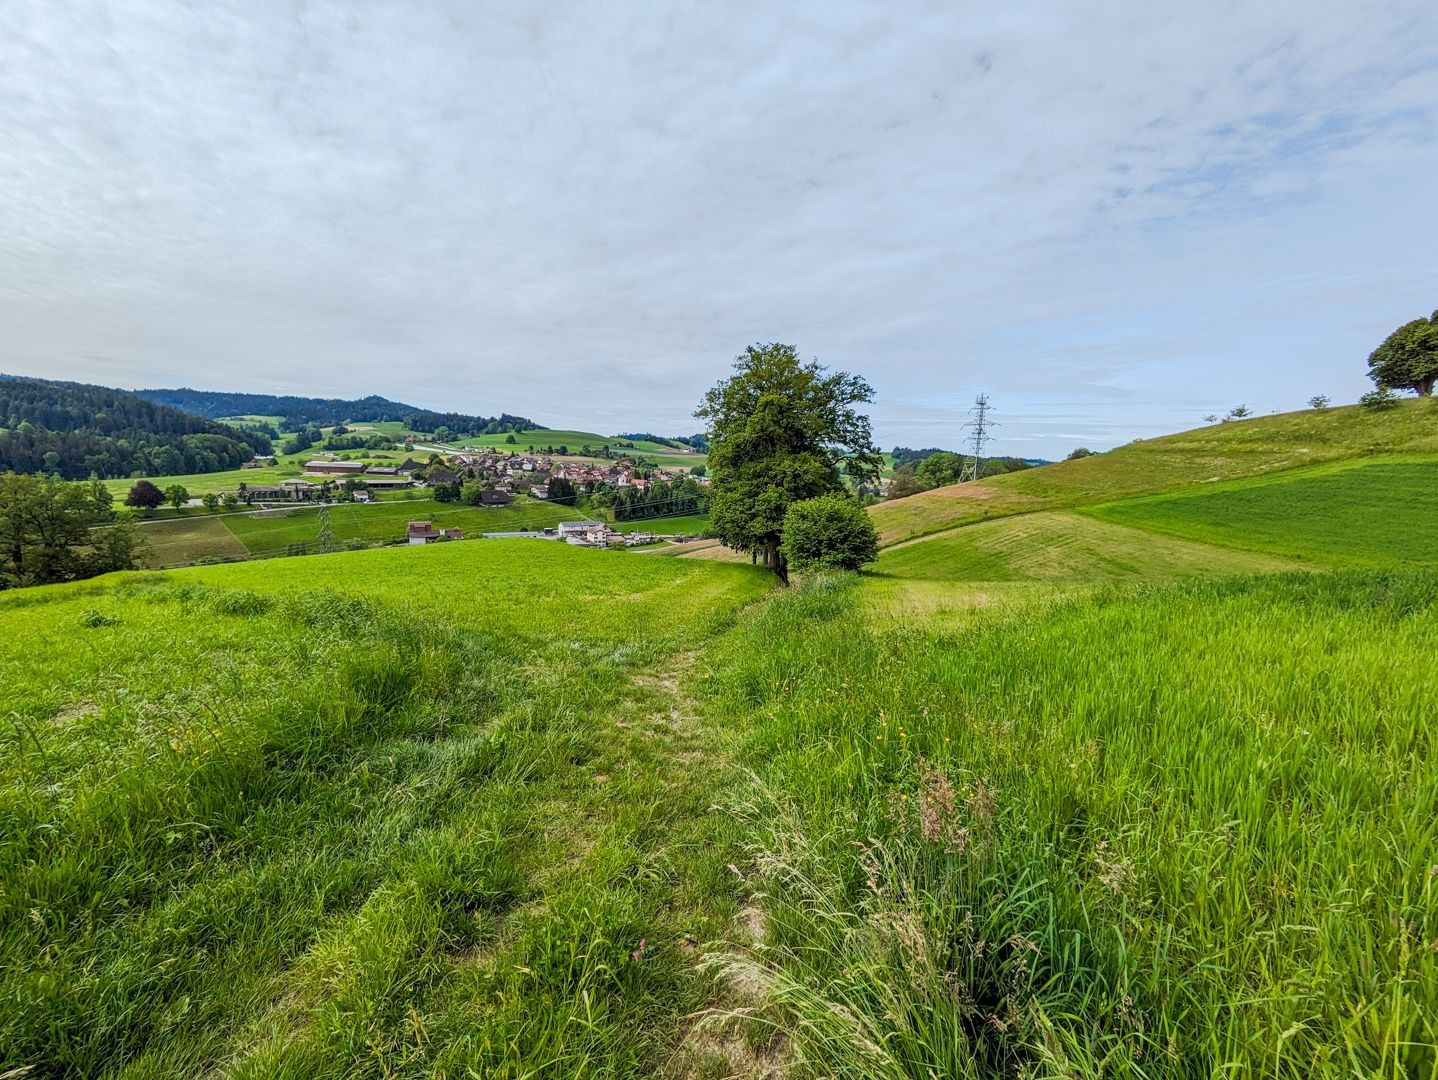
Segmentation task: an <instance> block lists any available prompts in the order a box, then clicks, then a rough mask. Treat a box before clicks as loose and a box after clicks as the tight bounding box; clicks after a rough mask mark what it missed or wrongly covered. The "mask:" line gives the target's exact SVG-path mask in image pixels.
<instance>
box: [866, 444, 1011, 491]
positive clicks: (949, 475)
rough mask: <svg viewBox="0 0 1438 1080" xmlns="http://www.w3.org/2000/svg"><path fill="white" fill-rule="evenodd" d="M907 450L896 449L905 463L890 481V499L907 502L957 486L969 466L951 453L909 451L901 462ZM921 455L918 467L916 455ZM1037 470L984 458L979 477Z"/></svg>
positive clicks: (897, 469)
mask: <svg viewBox="0 0 1438 1080" xmlns="http://www.w3.org/2000/svg"><path fill="white" fill-rule="evenodd" d="M903 449H904V448H903V447H895V455H894V456H895V457H896V458H898V459H899V460H902V461H903V464H901V465H899V467H898V468H896V469H895V470H894V475H893V477H892V478H891V479H890V481H889V488H888V497H889V498H891V499H904V498H907V497H908V496H910V495H917V494H918V493H919V492H921V491H928V490H929V489H930V488H936V487H945V486H946V485H948V484H957V483H958V482H959V478H960V477H961V476H962V475H963V473H964V468H965V466H966V465H967V464H968V459H967V458H965V457H964V456H963V455H962V454H956V453H954V452H953V451H951V450H925V451H907V454H908V455H911V456H908V457H907V458H899V453H898V451H901V450H903ZM915 454H919V455H922V456H919V457H918V458H917V464H915V457H914V456H912V455H915ZM1031 468H1033V466H1032V465H1031V464H1030V463H1029V462H1027V461H1024V460H1023V459H1022V458H1010V457H1003V458H980V459H979V476H980V477H984V476H998V475H1000V474H1001V473H1009V472H1019V471H1021V470H1023V469H1031Z"/></svg>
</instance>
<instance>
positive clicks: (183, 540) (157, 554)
mask: <svg viewBox="0 0 1438 1080" xmlns="http://www.w3.org/2000/svg"><path fill="white" fill-rule="evenodd" d="M139 533H140V537H141V539H142V540H143V541H144V551H143V556H142V561H143V564H144V565H145V566H146V567H150V568H159V567H165V566H187V565H189V564H190V563H194V562H198V561H199V560H201V559H243V558H245V557H246V556H248V555H249V550H248V549H247V548H246V547H245V545H244V544H242V543H241V542H240V540H239V539H238V538H237V537H236V536H235V534H234V533H233V532H231V531H230V529H229V528H228V527H227V525H226V520H225V518H222V517H219V516H204V517H201V516H198V515H187V516H185V517H176V518H170V519H167V520H164V521H155V522H153V523H149V524H144V525H141V526H140V529H139Z"/></svg>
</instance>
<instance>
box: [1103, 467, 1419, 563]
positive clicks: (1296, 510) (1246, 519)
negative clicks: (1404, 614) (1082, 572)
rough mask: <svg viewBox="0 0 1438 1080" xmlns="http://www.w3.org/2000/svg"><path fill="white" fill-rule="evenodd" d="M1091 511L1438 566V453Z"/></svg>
mask: <svg viewBox="0 0 1438 1080" xmlns="http://www.w3.org/2000/svg"><path fill="white" fill-rule="evenodd" d="M1088 513H1090V514H1092V515H1094V516H1095V517H1097V518H1100V519H1102V520H1104V521H1109V522H1117V523H1119V524H1123V525H1133V526H1137V527H1138V528H1141V529H1148V530H1151V531H1154V532H1160V533H1164V534H1165V535H1168V536H1173V537H1178V538H1182V539H1184V540H1198V541H1203V542H1205V543H1209V544H1221V545H1225V546H1227V547H1229V548H1235V549H1246V550H1249V551H1266V552H1272V553H1273V554H1275V555H1282V556H1287V557H1289V558H1293V559H1302V560H1306V561H1309V562H1311V563H1316V564H1319V565H1328V566H1370V567H1383V566H1422V567H1430V568H1438V545H1435V544H1434V542H1433V541H1434V534H1435V531H1438V457H1425V458H1400V459H1386V458H1377V459H1369V460H1364V459H1360V460H1357V461H1346V462H1338V463H1334V464H1332V465H1324V466H1316V467H1314V468H1310V469H1296V470H1293V471H1291V472H1286V473H1281V474H1279V475H1277V476H1269V477H1260V478H1255V479H1251V480H1235V481H1231V482H1229V483H1227V484H1223V485H1218V484H1215V485H1213V486H1212V487H1209V488H1207V489H1205V490H1202V491H1185V492H1182V493H1179V494H1175V495H1162V496H1155V497H1151V498H1147V499H1129V500H1126V501H1124V502H1117V503H1108V504H1104V505H1101V506H1095V507H1091V508H1089V509H1088Z"/></svg>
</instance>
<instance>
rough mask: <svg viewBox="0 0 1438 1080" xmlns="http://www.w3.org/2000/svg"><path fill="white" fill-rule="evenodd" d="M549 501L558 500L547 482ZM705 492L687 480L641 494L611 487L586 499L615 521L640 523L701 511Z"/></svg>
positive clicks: (637, 490)
mask: <svg viewBox="0 0 1438 1080" xmlns="http://www.w3.org/2000/svg"><path fill="white" fill-rule="evenodd" d="M549 495H550V498H551V499H556V498H560V496H557V495H556V494H555V491H554V484H553V482H552V481H551V482H550V489H549ZM707 502H708V492H707V491H706V490H705V489H704V488H703V487H701V486H700V485H699V484H698V483H697V482H695V481H693V480H690V479H687V478H686V479H682V480H675V481H672V482H668V483H666V482H664V481H660V482H659V483H657V484H650V485H648V486H647V487H645V488H644V489H643V490H642V491H641V490H640V489H638V488H634V487H622V488H610V489H608V490H607V491H601V492H599V493H597V494H595V495H591V496H590V497H589V505H590V506H594V507H598V508H602V509H612V510H613V511H614V517H615V520H616V521H640V520H642V519H644V518H657V517H675V516H677V515H679V514H698V513H702V512H703V511H704V508H705V506H706V504H707Z"/></svg>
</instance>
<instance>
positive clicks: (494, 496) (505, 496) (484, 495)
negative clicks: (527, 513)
mask: <svg viewBox="0 0 1438 1080" xmlns="http://www.w3.org/2000/svg"><path fill="white" fill-rule="evenodd" d="M510 501H511V499H510V494H509V492H507V491H495V490H490V491H481V492H480V493H479V505H480V506H508V505H509V503H510Z"/></svg>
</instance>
